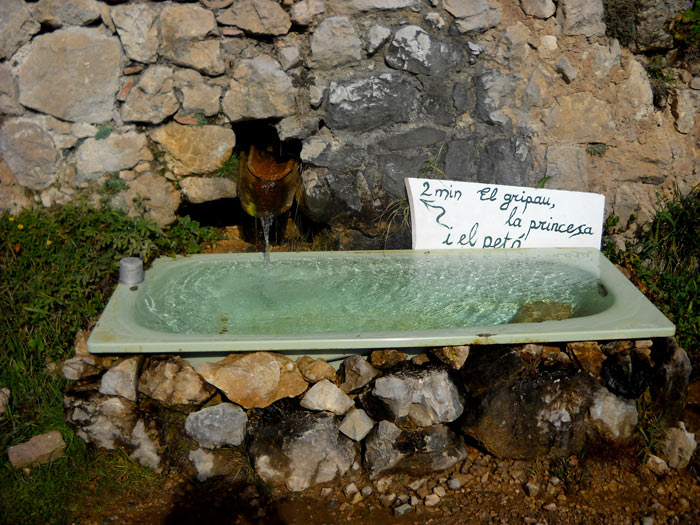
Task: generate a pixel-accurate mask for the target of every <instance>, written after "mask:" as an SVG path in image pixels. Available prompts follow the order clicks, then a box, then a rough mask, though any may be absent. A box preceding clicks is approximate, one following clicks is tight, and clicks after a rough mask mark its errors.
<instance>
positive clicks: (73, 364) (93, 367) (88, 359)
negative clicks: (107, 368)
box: [61, 356, 102, 381]
mask: <svg viewBox="0 0 700 525" xmlns="http://www.w3.org/2000/svg"><path fill="white" fill-rule="evenodd" d="M101 373H102V368H101V367H100V366H99V364H98V362H97V359H96V358H95V357H94V356H76V357H71V358H70V359H66V360H65V361H64V362H63V365H62V367H61V374H62V375H63V377H65V378H66V379H68V380H69V381H77V380H78V379H83V378H86V377H91V376H96V375H99V374H101Z"/></svg>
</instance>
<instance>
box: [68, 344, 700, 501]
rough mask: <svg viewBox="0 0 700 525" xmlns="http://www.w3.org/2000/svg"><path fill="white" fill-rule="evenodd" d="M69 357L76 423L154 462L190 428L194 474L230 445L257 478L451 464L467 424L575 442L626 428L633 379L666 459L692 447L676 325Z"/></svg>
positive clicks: (510, 445)
mask: <svg viewBox="0 0 700 525" xmlns="http://www.w3.org/2000/svg"><path fill="white" fill-rule="evenodd" d="M80 363H82V364H80ZM63 371H64V374H65V375H66V376H68V377H69V378H70V379H72V380H74V382H73V383H72V385H71V386H70V388H69V389H68V391H67V393H66V395H65V410H66V418H67V420H68V421H69V423H70V424H71V425H72V426H74V427H75V429H76V431H77V434H78V435H79V436H80V437H81V438H82V439H84V440H85V441H87V442H91V443H94V444H96V445H97V446H99V447H103V448H107V449H114V448H118V447H122V448H124V449H126V450H128V451H129V453H130V454H131V456H132V457H133V458H134V459H136V460H137V461H138V462H140V463H141V464H143V465H147V466H149V467H151V468H153V469H155V470H162V469H163V468H165V467H166V466H169V467H172V466H175V465H174V460H173V458H170V457H168V456H167V455H166V452H165V451H166V450H176V449H178V448H179V449H182V444H183V443H184V447H185V448H186V449H187V450H188V452H187V458H188V459H189V463H187V464H185V465H184V467H183V465H177V467H178V468H184V471H185V474H189V475H192V476H196V477H197V478H198V479H200V480H205V479H208V478H210V477H212V476H218V475H226V474H229V473H231V469H232V466H233V465H232V462H231V454H230V452H231V450H232V449H235V448H236V447H245V448H246V450H247V453H248V455H249V457H250V458H251V459H252V463H253V466H254V468H255V471H256V473H257V475H258V476H259V477H260V478H261V479H263V480H265V481H266V482H269V483H271V484H273V485H280V486H285V487H286V488H287V489H288V490H291V491H301V490H304V489H306V488H308V487H310V486H312V485H316V484H320V483H325V482H329V481H331V480H333V479H336V478H339V477H342V476H344V475H345V474H346V473H347V472H348V471H349V470H350V469H351V468H355V469H360V468H364V471H365V474H366V475H367V477H368V478H369V479H371V480H379V479H381V478H382V477H385V476H387V475H389V474H392V473H397V472H398V473H407V474H413V475H417V476H424V475H425V474H427V473H430V472H439V471H443V470H446V469H450V468H451V467H453V466H455V465H456V464H457V463H459V462H462V461H463V460H464V459H465V458H466V455H467V450H466V448H465V441H464V440H465V438H467V439H469V440H470V442H472V443H478V444H479V446H480V447H481V448H482V449H483V450H485V451H486V452H488V453H489V454H491V455H493V456H496V457H498V458H516V459H528V458H535V457H554V458H555V457H569V456H570V455H572V454H576V453H578V452H580V451H581V450H582V449H583V447H584V446H586V445H587V444H588V443H590V442H592V441H605V442H611V443H625V442H627V441H629V440H630V438H631V437H632V435H633V432H634V430H635V427H636V425H637V422H638V414H637V409H636V406H635V399H636V398H639V397H640V396H642V395H651V396H652V398H653V400H654V402H655V403H656V405H657V406H658V407H659V410H661V411H662V413H663V416H664V419H665V421H667V422H668V424H669V430H668V436H667V438H666V459H667V463H668V465H670V466H671V467H672V468H682V467H684V466H685V465H687V464H688V461H689V459H690V456H691V455H692V454H693V451H694V448H695V441H694V436H693V435H692V434H690V433H688V432H687V431H686V430H685V428H684V427H683V426H682V423H680V424H679V425H678V426H676V427H674V426H673V425H674V424H675V423H676V421H677V420H678V417H679V415H680V413H681V410H682V408H683V405H684V402H685V396H686V393H687V390H688V380H689V376H690V363H689V360H688V357H687V355H686V353H685V351H684V350H683V349H682V348H680V347H679V346H678V345H677V344H676V343H675V340H674V339H658V340H654V341H653V342H652V341H650V340H645V341H616V342H610V343H606V344H599V343H595V342H582V343H568V344H561V345H535V344H527V345H516V346H503V345H483V346H474V347H472V348H469V347H466V346H461V347H446V348H433V349H430V350H429V351H428V352H427V353H426V354H420V355H417V356H414V357H413V358H410V359H409V356H408V355H407V354H405V353H403V352H400V351H398V350H377V351H374V352H372V353H371V354H370V356H369V359H365V358H363V357H362V356H360V355H353V356H351V357H347V358H346V359H345V360H344V361H343V362H342V364H341V365H340V368H339V371H338V372H336V370H335V369H334V368H333V367H332V366H331V365H330V364H329V363H327V362H325V361H323V360H322V359H314V358H312V357H308V356H305V357H301V358H299V359H298V360H297V361H296V362H295V361H292V360H290V359H289V358H287V357H286V356H283V355H280V354H275V353H269V352H256V353H248V354H232V355H229V356H228V357H226V358H224V359H223V360H220V361H218V362H212V363H204V364H200V365H198V366H197V367H196V368H193V367H192V366H191V365H190V364H189V363H188V362H187V361H185V360H184V359H182V358H180V357H179V356H166V355H154V356H143V355H135V356H131V357H121V358H117V359H116V362H115V361H114V358H110V359H108V360H104V358H97V357H95V356H91V355H89V354H87V353H81V354H78V355H76V357H74V358H72V359H70V360H68V361H66V362H65V363H64V366H63ZM173 414H174V415H176V416H178V415H179V416H178V417H173ZM165 420H167V425H168V431H167V432H165V431H164V426H165ZM171 439H178V440H180V442H181V443H180V445H179V446H178V447H174V446H168V444H169V441H168V440H171ZM658 459H659V460H660V461H664V460H663V459H661V458H658ZM360 465H361V466H360ZM659 468H661V467H659ZM666 468H668V466H667V467H666ZM446 482H447V481H446ZM458 482H459V480H456V481H451V483H452V485H455V486H456V484H457V483H458ZM358 493H360V491H358ZM436 494H437V493H436ZM426 496H428V495H427V494H426ZM359 497H360V496H358V498H359ZM437 497H438V498H439V497H440V495H439V494H437ZM433 499H435V497H432V496H431V498H430V500H428V499H426V503H425V504H426V505H428V504H429V501H432V500H433ZM406 503H407V502H402V503H399V505H398V506H400V505H404V504H406ZM392 504H393V502H392Z"/></svg>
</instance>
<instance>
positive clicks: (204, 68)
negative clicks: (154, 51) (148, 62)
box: [159, 5, 226, 75]
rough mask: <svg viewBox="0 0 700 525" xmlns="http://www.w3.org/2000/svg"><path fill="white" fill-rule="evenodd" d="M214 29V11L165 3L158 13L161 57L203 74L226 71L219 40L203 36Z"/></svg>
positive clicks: (213, 32)
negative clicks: (166, 4) (165, 5)
mask: <svg viewBox="0 0 700 525" xmlns="http://www.w3.org/2000/svg"><path fill="white" fill-rule="evenodd" d="M216 31H217V26H216V20H215V18H214V13H212V11H211V10H209V9H204V8H203V7H199V6H195V5H169V6H167V7H165V8H163V10H162V11H161V13H160V42H161V44H160V48H159V53H160V55H161V56H163V57H164V58H166V59H167V60H170V61H171V62H172V63H173V64H176V65H178V66H184V67H191V68H194V69H196V70H197V71H200V72H201V73H204V74H205V75H221V74H222V73H224V72H225V71H226V67H225V65H224V61H223V57H222V55H221V46H220V44H219V41H218V40H216V39H213V38H207V37H208V36H209V35H215V34H216Z"/></svg>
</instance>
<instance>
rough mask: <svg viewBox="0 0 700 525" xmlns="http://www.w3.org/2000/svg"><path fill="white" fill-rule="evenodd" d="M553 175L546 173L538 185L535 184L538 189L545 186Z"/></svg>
mask: <svg viewBox="0 0 700 525" xmlns="http://www.w3.org/2000/svg"><path fill="white" fill-rule="evenodd" d="M551 178H552V177H549V176H548V175H545V176H544V177H542V178H541V179H540V180H538V181H537V186H535V187H536V188H537V189H538V190H541V189H542V188H544V187H545V185H546V184H547V183H548V182H549V179H551Z"/></svg>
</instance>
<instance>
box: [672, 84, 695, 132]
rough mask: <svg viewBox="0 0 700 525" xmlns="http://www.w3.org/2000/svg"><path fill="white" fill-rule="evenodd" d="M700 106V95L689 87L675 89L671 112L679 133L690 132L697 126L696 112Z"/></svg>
mask: <svg viewBox="0 0 700 525" xmlns="http://www.w3.org/2000/svg"><path fill="white" fill-rule="evenodd" d="M698 107H700V96H698V95H697V94H695V93H693V92H692V91H691V90H689V89H678V90H674V93H673V97H672V98H671V112H672V113H673V117H674V119H675V122H674V124H675V126H676V130H678V133H683V134H685V133H690V132H691V131H693V129H694V128H695V114H696V113H697V109H696V108H698Z"/></svg>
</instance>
